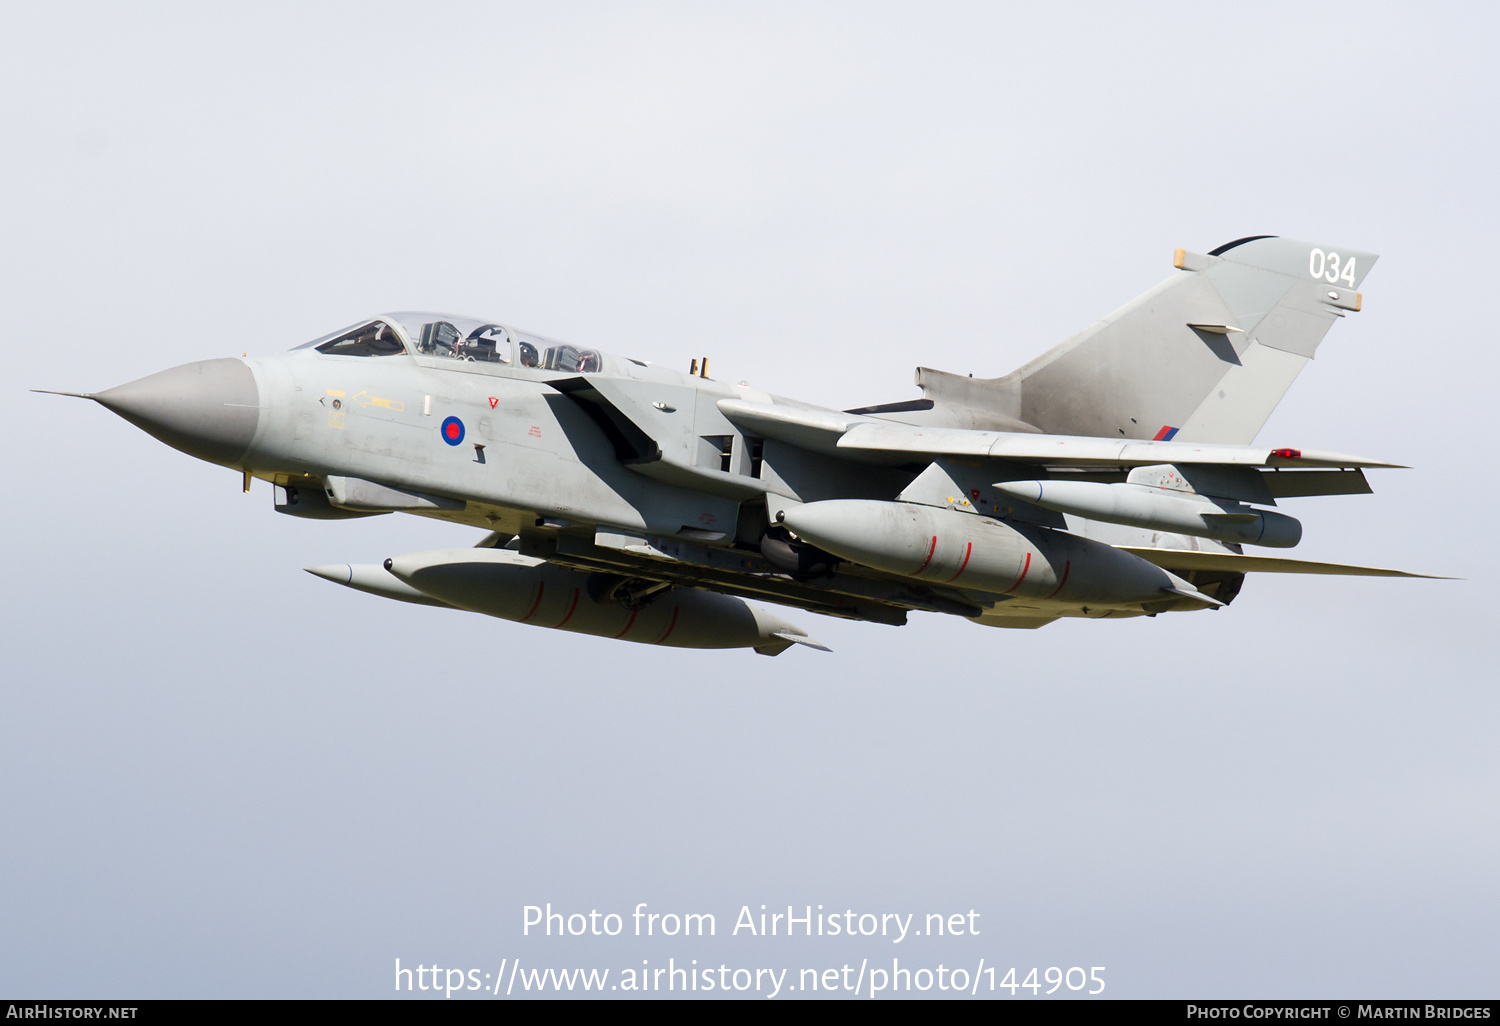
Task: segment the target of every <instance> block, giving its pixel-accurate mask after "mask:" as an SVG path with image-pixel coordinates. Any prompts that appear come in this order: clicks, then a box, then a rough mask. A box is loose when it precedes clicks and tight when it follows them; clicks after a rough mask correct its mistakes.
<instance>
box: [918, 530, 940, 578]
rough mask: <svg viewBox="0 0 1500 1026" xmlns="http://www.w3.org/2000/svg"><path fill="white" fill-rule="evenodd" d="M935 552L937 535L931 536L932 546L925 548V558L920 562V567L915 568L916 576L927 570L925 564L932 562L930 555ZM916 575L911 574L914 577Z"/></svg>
mask: <svg viewBox="0 0 1500 1026" xmlns="http://www.w3.org/2000/svg"><path fill="white" fill-rule="evenodd" d="M936 551H937V535H933V536H932V544H931V545H930V546H928V548H927V558H926V559H924V560H922V565H921V566H919V567H917V574H919V573H921V572H922V571H923V570H926V569H927V564H928V563H931V562H932V554H933V553H934V552H936ZM917 574H912V576H913V577H915V576H916V575H917Z"/></svg>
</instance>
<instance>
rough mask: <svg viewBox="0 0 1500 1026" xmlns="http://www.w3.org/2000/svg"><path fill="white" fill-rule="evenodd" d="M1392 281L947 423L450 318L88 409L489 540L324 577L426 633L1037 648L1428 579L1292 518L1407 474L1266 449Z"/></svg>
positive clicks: (1094, 343) (1139, 310) (1202, 270)
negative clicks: (792, 395)
mask: <svg viewBox="0 0 1500 1026" xmlns="http://www.w3.org/2000/svg"><path fill="white" fill-rule="evenodd" d="M1374 262H1375V257H1374V255H1372V254H1368V253H1363V252H1358V251H1354V250H1348V249H1343V248H1338V247H1332V246H1326V245H1318V244H1313V243H1305V242H1297V241H1295V240H1290V239H1281V238H1274V237H1269V236H1257V237H1251V238H1246V239H1240V240H1237V241H1235V242H1233V243H1229V244H1227V245H1224V246H1220V247H1219V248H1217V249H1214V250H1212V251H1210V252H1208V253H1204V254H1198V253H1191V252H1188V251H1186V250H1182V249H1179V250H1177V251H1176V252H1175V253H1174V255H1173V261H1172V263H1173V267H1174V271H1173V274H1172V277H1170V278H1168V279H1167V280H1166V281H1165V282H1163V283H1162V284H1161V285H1159V286H1157V287H1156V288H1155V289H1152V290H1151V291H1150V292H1148V293H1146V294H1145V295H1143V296H1141V297H1139V298H1138V299H1136V300H1134V301H1132V302H1131V303H1128V304H1126V305H1125V306H1123V307H1121V308H1120V309H1119V310H1117V311H1115V312H1114V313H1112V314H1110V315H1108V316H1106V317H1105V318H1103V319H1101V320H1099V321H1097V322H1095V323H1094V324H1093V325H1091V326H1090V327H1088V328H1086V329H1085V330H1084V331H1082V332H1080V333H1079V334H1078V335H1075V336H1074V337H1073V338H1071V339H1069V340H1067V341H1066V342H1064V343H1063V344H1062V345H1060V346H1058V347H1056V348H1054V349H1053V350H1051V351H1049V352H1047V353H1045V354H1043V355H1042V356H1041V357H1039V358H1038V359H1036V360H1034V361H1032V362H1030V363H1028V364H1026V365H1025V366H1023V367H1021V368H1019V369H1018V370H1016V371H1014V372H1012V373H1011V374H1008V375H1005V376H1002V377H997V378H982V379H976V378H971V377H961V376H959V375H954V374H947V373H944V372H942V371H937V370H933V369H930V368H919V369H918V370H917V374H916V383H917V385H918V386H919V388H920V389H921V392H922V395H921V398H918V399H906V400H900V401H897V402H891V403H884V404H877V405H872V406H867V407H861V408H859V409H854V410H831V409H827V408H824V407H820V406H817V405H813V404H810V403H806V402H801V401H796V400H792V399H787V398H784V397H778V396H773V395H770V394H767V393H765V392H761V391H759V390H757V389H754V388H752V387H750V386H749V385H746V384H743V383H742V384H739V385H730V384H726V383H724V382H721V381H718V380H716V379H714V378H713V377H712V376H710V374H709V366H708V360H707V359H704V360H703V361H701V362H699V361H694V363H693V365H692V366H691V367H690V368H689V369H688V371H687V372H681V371H673V370H669V369H666V368H663V367H659V366H655V365H653V364H651V363H649V362H647V361H645V360H641V359H636V358H631V357H622V356H618V355H615V354H612V353H610V352H608V351H606V350H603V349H596V348H593V347H592V346H586V345H576V344H572V343H567V342H562V341H559V340H556V339H551V338H548V337H546V336H542V335H538V334H535V333H533V332H529V331H525V330H522V329H520V328H518V327H516V326H514V325H510V324H507V323H503V322H501V321H493V320H483V319H476V318H469V317H460V316H453V315H447V314H429V313H395V314H388V315H383V316H380V317H374V318H370V319H368V320H366V321H362V322H359V323H357V324H354V325H351V326H350V327H348V328H344V329H341V330H340V331H336V332H333V333H331V334H329V335H326V336H323V337H322V338H318V339H315V340H313V341H312V342H308V343H306V344H305V345H302V346H299V347H297V348H296V349H293V350H291V351H290V352H286V353H281V354H278V355H272V356H257V357H245V358H243V359H225V358H221V359H209V360H204V361H201V362H198V363H193V364H187V365H185V366H182V367H177V368H173V369H171V370H167V371H163V372H161V373H158V374H154V375H151V376H149V377H146V378H142V379H140V380H138V381H134V382H131V383H129V384H126V385H121V386H118V387H116V388H112V389H109V390H107V391H104V392H99V393H97V394H91V395H87V396H85V397H86V398H90V399H93V400H95V401H96V402H98V403H99V404H101V405H103V406H105V407H107V408H108V409H110V410H112V411H114V412H115V413H117V414H119V415H120V416H122V417H124V418H125V419H127V420H129V421H131V422H132V423H134V424H136V425H137V426H139V427H141V428H143V429H144V430H146V431H148V432H150V433H151V434H153V435H154V436H156V437H157V438H159V439H161V440H162V441H165V442H166V443H167V444H169V445H172V446H174V447H176V448H178V449H180V450H182V451H184V452H186V453H188V454H190V455H193V456H197V457H198V458H200V459H204V460H208V461H210V462H214V463H218V464H222V465H225V466H229V467H233V468H235V469H236V470H238V471H240V472H241V473H242V474H243V478H244V482H245V487H246V490H248V489H249V485H250V481H251V480H252V479H253V478H257V477H258V478H261V479H263V480H266V481H268V482H270V483H271V484H272V486H273V490H274V495H275V508H276V510H277V511H278V512H281V513H284V514H287V515H291V516H299V517H304V518H310V519H322V520H338V519H347V518H351V517H362V516H377V515H382V514H388V513H393V512H400V513H411V514H415V515H418V516H423V517H429V518H432V519H439V520H449V521H453V522H456V523H462V524H467V525H470V526H472V527H475V528H477V529H480V530H482V531H483V532H484V535H483V538H482V539H480V540H479V542H478V544H477V545H476V546H475V547H474V548H472V549H457V550H454V549H447V550H435V551H430V552H420V553H411V554H406V555H396V556H392V557H390V558H387V559H385V561H384V562H383V563H379V562H376V563H368V564H335V565H330V566H323V567H312V568H309V570H310V572H312V573H314V574H316V575H318V576H320V577H322V578H325V579H327V580H330V581H333V582H335V583H338V584H343V585H346V586H348V587H351V588H354V589H356V590H361V591H365V592H368V593H371V594H375V595H380V596H382V597H386V598H392V599H396V600H398V601H406V602H417V603H423V604H427V605H433V606H438V607H443V608H452V609H455V610H466V611H470V612H478V613H482V614H485V615H489V616H494V617H497V618H500V619H504V620H509V621H511V622H514V623H518V624H525V625H528V626H538V627H545V628H550V629H554V630H559V631H565V632H573V633H582V634H591V635H594V636H598V637H608V638H615V639H619V640H624V641H634V642H638V643H643V644H654V645H661V646H683V647H694V648H749V649H752V650H754V651H757V652H760V653H763V654H768V655H775V654H778V653H780V652H782V651H784V650H786V649H788V648H790V647H792V646H794V645H801V646H804V647H811V648H822V646H821V645H819V644H817V642H815V641H813V640H812V639H811V638H810V637H809V636H808V635H807V634H806V632H805V631H804V630H803V629H802V628H800V627H798V626H795V625H794V624H792V623H790V622H789V621H787V620H784V619H782V618H781V617H780V616H779V615H777V614H774V613H771V612H769V611H767V610H765V609H763V608H761V607H760V606H758V605H755V604H753V603H755V602H762V601H764V602H772V603H776V604H779V605H783V606H791V607H795V608H799V609H803V610H807V611H810V612H816V613H822V614H825V615H830V616H838V617H844V618H849V619H857V620H865V621H870V622H873V623H882V624H892V625H899V624H902V623H905V622H906V619H907V617H908V615H909V614H910V613H912V612H932V613H946V614H950V615H956V616H963V617H967V618H969V619H971V620H974V621H975V622H977V623H980V624H985V625H990V626H1006V627H1021V628H1033V627H1039V626H1042V625H1044V624H1046V623H1050V622H1052V621H1053V620H1056V619H1057V618H1059V617H1065V616H1066V617H1083V618H1104V617H1110V618H1117V617H1131V616H1155V615H1158V614H1160V613H1164V612H1177V611H1190V610H1198V609H1219V608H1222V607H1224V606H1226V605H1228V604H1229V603H1230V602H1232V601H1233V600H1234V599H1235V597H1236V596H1237V595H1238V593H1239V591H1240V589H1241V587H1242V585H1243V583H1244V579H1245V575H1246V574H1247V573H1250V572H1260V571H1265V572H1302V573H1320V574H1327V573H1340V574H1378V575H1387V576H1416V575H1409V574H1402V573H1401V572H1400V571H1394V570H1380V569H1376V568H1366V567H1351V566H1340V565H1335V564H1328V563H1308V562H1304V561H1299V560H1295V559H1291V558H1288V557H1283V556H1276V557H1268V556H1261V555H1254V554H1247V553H1246V552H1245V547H1246V546H1268V547H1274V548H1278V549H1282V550H1284V549H1287V548H1290V547H1293V546H1295V545H1296V544H1297V543H1298V542H1299V541H1300V539H1301V534H1302V530H1301V524H1300V523H1299V522H1298V521H1297V520H1296V519H1295V518H1293V517H1292V516H1290V515H1288V514H1286V513H1284V512H1281V511H1280V510H1279V509H1273V508H1271V507H1276V506H1278V500H1285V499H1291V498H1296V497H1301V496H1308V495H1349V494H1360V493H1366V492H1369V491H1370V487H1369V484H1368V481H1367V478H1366V476H1365V471H1366V470H1369V469H1375V468H1387V467H1391V466H1392V464H1390V463H1386V462H1382V461H1378V460H1371V459H1366V458H1361V457H1356V456H1350V455H1345V454H1341V453H1333V452H1323V451H1318V450H1313V449H1309V448H1292V447H1277V446H1268V445H1263V444H1259V445H1258V444H1255V438H1256V435H1257V434H1258V433H1259V431H1260V429H1261V427H1262V426H1263V424H1264V423H1265V421H1266V418H1267V417H1269V415H1270V413H1271V411H1272V410H1273V409H1274V408H1275V406H1276V404H1277V403H1278V402H1279V401H1280V399H1281V397H1282V395H1283V394H1284V393H1285V392H1286V390H1287V388H1288V387H1289V386H1290V384H1291V382H1292V380H1293V379H1294V378H1295V377H1296V375H1297V373H1298V372H1300V371H1301V369H1302V368H1303V367H1304V366H1305V365H1306V364H1307V362H1308V361H1309V360H1310V359H1311V358H1312V357H1313V355H1314V354H1315V352H1316V350H1317V347H1318V346H1319V345H1320V344H1321V342H1322V340H1323V338H1324V335H1325V334H1326V332H1327V330H1328V328H1329V327H1330V326H1331V325H1332V324H1333V323H1334V322H1335V321H1337V320H1339V319H1341V318H1344V317H1346V316H1347V315H1349V314H1351V313H1355V312H1357V311H1359V310H1360V309H1361V307H1362V305H1363V297H1362V294H1361V292H1360V291H1359V290H1360V287H1361V284H1362V282H1363V280H1364V277H1365V275H1366V274H1367V273H1368V272H1369V270H1370V267H1371V266H1372V265H1373V264H1374Z"/></svg>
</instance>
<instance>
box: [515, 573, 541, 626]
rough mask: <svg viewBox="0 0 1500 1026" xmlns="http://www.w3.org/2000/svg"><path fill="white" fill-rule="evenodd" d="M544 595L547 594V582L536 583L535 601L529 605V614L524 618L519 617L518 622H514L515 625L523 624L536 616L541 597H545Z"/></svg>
mask: <svg viewBox="0 0 1500 1026" xmlns="http://www.w3.org/2000/svg"><path fill="white" fill-rule="evenodd" d="M546 593H547V582H546V581H538V582H537V585H536V601H535V602H533V603H532V604H531V612H529V613H527V614H526V615H525V616H523V617H521V618H520V619H519V620H517V621H516V623H525V622H526V621H527V620H530V619H531V618H532V617H533V616H535V615H536V611H537V610H538V609H540V608H541V605H542V596H543V595H545V594H546Z"/></svg>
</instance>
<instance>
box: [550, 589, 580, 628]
mask: <svg viewBox="0 0 1500 1026" xmlns="http://www.w3.org/2000/svg"><path fill="white" fill-rule="evenodd" d="M578 592H579V589H577V588H574V589H573V604H572V605H571V606H569V607H568V615H567V616H565V617H563V618H562V623H560V624H558V625H557V627H564V626H566V625H567V623H568V621H569V620H571V619H573V612H574V611H575V610H576V609H577V608H578ZM557 627H554V628H552V629H553V630H557Z"/></svg>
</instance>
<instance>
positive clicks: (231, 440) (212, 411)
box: [93, 359, 260, 465]
mask: <svg viewBox="0 0 1500 1026" xmlns="http://www.w3.org/2000/svg"><path fill="white" fill-rule="evenodd" d="M93 398H94V401H95V402H97V403H99V404H100V405H101V406H105V407H107V408H109V409H110V410H112V411H113V412H115V413H117V414H119V415H120V416H121V417H124V418H125V419H126V420H128V421H130V423H132V424H134V425H135V426H136V427H138V428H140V429H141V430H142V431H145V432H146V433H147V434H150V435H152V436H154V437H156V438H159V439H161V440H162V441H163V442H166V443H167V444H168V445H170V446H171V447H172V448H174V449H179V450H181V451H182V452H185V453H187V454H188V455H189V456H196V457H198V458H199V459H201V460H207V461H208V462H210V463H223V464H231V465H232V464H235V463H237V462H238V461H239V459H240V457H242V456H244V455H245V451H246V450H247V449H249V448H250V442H251V440H253V439H254V437H255V429H256V427H257V426H258V425H259V423H260V389H259V388H257V387H256V384H255V375H254V374H252V373H251V371H250V367H249V365H248V364H246V363H245V362H244V361H243V360H238V359H221V360H201V361H199V362H197V363H185V364H183V365H182V366H181V367H173V368H172V369H171V370H164V371H162V372H161V373H160V374H152V375H151V376H149V377H145V378H140V379H138V380H136V381H131V382H128V383H126V384H124V385H117V386H115V387H114V388H111V389H108V390H106V391H103V392H99V393H96V394H95V395H94V397H93Z"/></svg>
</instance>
